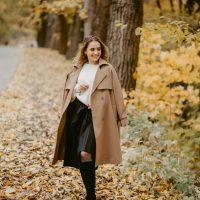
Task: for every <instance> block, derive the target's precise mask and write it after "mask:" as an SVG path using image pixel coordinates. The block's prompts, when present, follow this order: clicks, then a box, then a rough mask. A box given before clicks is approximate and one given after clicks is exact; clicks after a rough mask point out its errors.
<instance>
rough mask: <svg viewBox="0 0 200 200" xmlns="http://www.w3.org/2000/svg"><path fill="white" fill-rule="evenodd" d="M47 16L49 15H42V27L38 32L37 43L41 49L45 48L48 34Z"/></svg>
mask: <svg viewBox="0 0 200 200" xmlns="http://www.w3.org/2000/svg"><path fill="white" fill-rule="evenodd" d="M47 15H48V14H47V13H42V14H41V16H40V18H41V26H40V27H38V32H37V43H38V46H39V47H44V46H45V40H46V34H47ZM38 26H39V24H38Z"/></svg>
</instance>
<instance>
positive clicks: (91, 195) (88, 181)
mask: <svg viewBox="0 0 200 200" xmlns="http://www.w3.org/2000/svg"><path fill="white" fill-rule="evenodd" d="M80 172H81V177H82V180H83V183H84V185H85V189H86V193H87V196H86V200H96V195H95V186H96V184H95V183H96V177H95V163H94V161H89V162H82V163H81V166H80Z"/></svg>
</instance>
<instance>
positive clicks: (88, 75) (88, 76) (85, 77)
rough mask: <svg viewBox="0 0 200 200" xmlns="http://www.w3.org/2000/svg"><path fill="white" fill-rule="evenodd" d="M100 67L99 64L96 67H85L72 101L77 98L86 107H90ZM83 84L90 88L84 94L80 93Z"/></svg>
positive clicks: (92, 65)
mask: <svg viewBox="0 0 200 200" xmlns="http://www.w3.org/2000/svg"><path fill="white" fill-rule="evenodd" d="M98 67H99V65H98V64H97V65H94V64H88V63H86V64H84V65H83V67H82V69H81V72H80V74H79V77H78V80H77V83H76V85H75V87H74V91H73V95H72V100H73V99H74V98H75V97H77V98H78V99H79V100H80V101H81V102H82V103H84V104H85V105H90V96H91V92H92V87H93V83H94V79H95V75H96V72H97V69H98ZM81 83H85V84H88V86H89V87H88V89H87V90H85V91H84V92H80V88H79V86H80V84H81Z"/></svg>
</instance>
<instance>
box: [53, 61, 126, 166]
mask: <svg viewBox="0 0 200 200" xmlns="http://www.w3.org/2000/svg"><path fill="white" fill-rule="evenodd" d="M81 67H82V66H78V65H77V66H74V69H73V70H72V71H71V72H69V73H68V74H67V77H66V82H65V87H64V94H63V100H62V101H63V102H62V106H61V114H60V122H59V126H58V130H57V141H56V146H55V151H54V157H53V161H52V164H56V162H57V161H58V160H64V152H65V139H64V138H65V134H64V126H65V123H66V120H67V119H66V111H67V107H68V105H69V103H70V101H71V98H72V92H73V88H74V87H75V85H76V81H77V79H78V75H79V73H80V71H81ZM91 111H92V120H93V126H94V132H95V138H96V161H95V166H98V165H101V164H119V163H121V161H122V155H121V148H120V126H125V125H126V121H127V116H126V111H125V106H124V101H123V96H122V90H121V86H120V82H119V80H118V77H117V74H116V71H115V69H114V68H113V66H112V65H111V64H109V63H108V62H106V61H105V60H103V59H102V58H101V59H100V62H99V68H98V70H97V73H96V76H95V80H94V84H93V89H92V94H91Z"/></svg>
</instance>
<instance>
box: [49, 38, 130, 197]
mask: <svg viewBox="0 0 200 200" xmlns="http://www.w3.org/2000/svg"><path fill="white" fill-rule="evenodd" d="M107 58H108V51H107V47H106V45H105V44H104V43H103V42H102V41H101V40H100V39H99V38H98V37H96V36H88V37H86V38H85V39H84V41H83V45H82V48H81V49H80V51H79V53H78V54H77V56H76V58H75V62H74V63H75V64H74V67H73V69H72V70H71V71H70V72H69V73H68V74H67V76H66V82H65V86H64V94H63V101H62V106H61V115H60V122H59V126H58V131H57V141H56V147H55V152H54V158H53V162H52V164H55V163H56V162H57V161H58V160H64V163H63V166H71V167H75V168H77V169H80V173H81V177H82V180H83V183H84V185H85V188H86V193H87V197H86V199H87V200H94V199H96V195H95V182H96V179H95V170H96V169H97V168H98V166H99V165H102V164H119V163H121V160H122V156H121V149H120V126H125V125H126V120H127V116H126V112H125V107H124V102H123V96H122V90H121V86H120V82H119V80H118V77H117V74H116V71H115V69H114V68H113V66H112V65H111V64H110V63H108V62H107Z"/></svg>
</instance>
